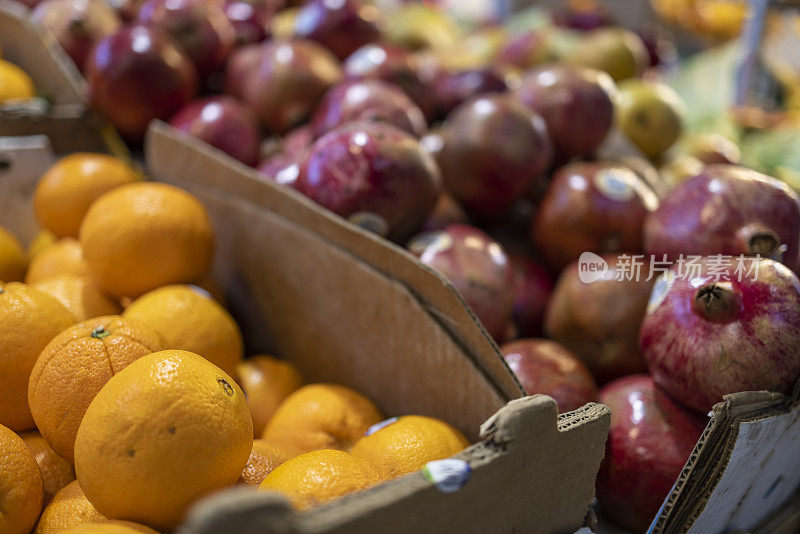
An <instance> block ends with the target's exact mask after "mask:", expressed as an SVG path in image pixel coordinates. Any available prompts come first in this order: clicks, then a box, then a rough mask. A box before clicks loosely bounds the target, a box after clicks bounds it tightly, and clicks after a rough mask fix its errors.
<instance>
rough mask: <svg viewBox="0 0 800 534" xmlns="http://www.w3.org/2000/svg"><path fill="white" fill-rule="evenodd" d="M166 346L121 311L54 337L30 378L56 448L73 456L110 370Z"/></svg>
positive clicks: (37, 409)
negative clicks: (80, 430)
mask: <svg viewBox="0 0 800 534" xmlns="http://www.w3.org/2000/svg"><path fill="white" fill-rule="evenodd" d="M164 347H165V345H164V340H163V338H162V337H161V335H160V334H158V333H157V332H155V331H154V330H152V329H151V328H150V327H148V326H147V325H144V324H141V323H139V322H138V321H136V320H133V319H125V318H123V317H120V316H119V315H109V316H105V317H96V318H94V319H89V320H88V321H83V322H81V323H78V324H76V325H73V326H72V327H70V328H68V329H66V330H64V331H63V332H61V333H60V334H59V335H57V336H56V337H55V338H53V340H52V341H50V343H48V344H47V346H46V347H45V348H44V349H43V350H42V353H41V354H40V356H39V358H38V359H37V360H36V365H35V366H34V367H33V370H32V371H31V377H30V380H29V383H28V406H30V409H31V413H32V414H33V419H34V421H35V422H36V426H37V427H38V428H39V431H40V432H41V433H42V436H44V438H45V439H46V440H47V442H48V443H50V445H51V446H52V447H53V450H55V451H56V452H57V453H58V454H59V455H61V456H62V457H64V458H65V459H67V460H68V461H70V462H74V446H75V436H76V435H77V434H78V427H79V426H80V424H81V419H82V418H83V414H84V413H86V410H87V408H88V407H89V404H90V403H91V402H92V399H94V397H95V395H97V393H98V392H99V391H100V390H101V389H102V388H103V386H104V385H105V384H106V382H108V381H109V380H110V379H111V377H112V376H114V375H115V374H117V373H119V372H120V371H122V370H123V369H124V368H125V367H127V366H128V365H130V364H131V363H133V362H134V361H136V360H138V359H139V358H141V357H142V356H146V355H148V354H151V353H153V352H157V351H160V350H163V349H164Z"/></svg>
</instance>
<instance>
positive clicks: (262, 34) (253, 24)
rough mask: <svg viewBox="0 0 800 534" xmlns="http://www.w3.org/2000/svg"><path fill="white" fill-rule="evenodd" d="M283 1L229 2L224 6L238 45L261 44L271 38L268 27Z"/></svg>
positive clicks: (254, 0)
mask: <svg viewBox="0 0 800 534" xmlns="http://www.w3.org/2000/svg"><path fill="white" fill-rule="evenodd" d="M282 6H283V0H227V1H226V2H225V4H224V6H223V11H224V12H225V16H226V17H228V20H229V21H230V23H231V25H232V26H233V31H234V34H235V35H236V39H235V41H236V45H237V46H242V45H248V44H253V43H260V42H262V41H263V40H265V39H266V38H267V37H269V32H268V31H267V26H268V24H269V23H270V21H271V20H272V17H273V16H274V15H275V13H277V12H278V10H280V9H281V7H282Z"/></svg>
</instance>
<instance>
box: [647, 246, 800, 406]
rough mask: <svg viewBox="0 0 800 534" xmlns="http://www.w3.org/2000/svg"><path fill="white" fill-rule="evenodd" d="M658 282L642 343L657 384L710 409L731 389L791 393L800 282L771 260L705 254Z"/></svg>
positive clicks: (797, 364)
mask: <svg viewBox="0 0 800 534" xmlns="http://www.w3.org/2000/svg"><path fill="white" fill-rule="evenodd" d="M690 265H691V263H690V262H686V263H682V264H676V265H675V266H674V267H673V268H672V269H671V270H670V271H668V272H667V273H664V274H662V275H661V277H660V278H659V280H658V282H657V283H656V285H655V287H654V288H653V293H652V296H651V297H650V303H649V304H648V313H647V316H646V317H645V319H644V322H643V323H642V331H641V335H640V342H641V346H642V354H643V355H644V358H645V361H646V362H647V366H648V368H649V370H650V374H651V375H653V379H654V380H655V381H656V383H657V384H658V385H659V386H661V387H663V388H664V389H665V390H666V391H667V392H668V393H669V394H670V395H672V396H673V397H675V398H676V399H680V401H681V402H682V403H683V404H685V405H686V406H688V407H690V408H693V409H695V410H698V411H700V412H707V411H708V410H710V409H711V407H712V406H713V405H714V404H716V403H717V402H720V401H722V397H723V395H725V394H727V393H735V392H738V391H752V390H769V391H777V392H779V393H790V392H791V390H792V387H793V386H794V383H795V382H796V381H797V379H798V378H800V358H798V353H799V351H800V281H798V279H797V276H796V275H795V274H794V273H792V271H790V270H789V269H788V268H786V266H784V265H782V264H780V263H777V262H775V261H772V260H769V259H757V258H736V259H733V260H729V261H724V260H723V259H722V258H721V257H719V256H717V257H707V256H704V257H702V258H701V259H700V260H699V261H697V262H695V265H696V266H697V268H696V269H695V268H693V267H690Z"/></svg>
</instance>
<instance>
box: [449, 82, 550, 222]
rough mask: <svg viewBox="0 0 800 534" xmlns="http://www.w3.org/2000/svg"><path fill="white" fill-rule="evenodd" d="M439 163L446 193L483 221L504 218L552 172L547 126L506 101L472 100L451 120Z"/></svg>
mask: <svg viewBox="0 0 800 534" xmlns="http://www.w3.org/2000/svg"><path fill="white" fill-rule="evenodd" d="M442 138H443V139H444V144H443V146H442V149H441V151H440V152H439V156H438V161H439V164H440V166H441V170H442V177H443V179H444V184H445V187H446V188H447V190H448V191H449V192H450V193H451V194H452V195H453V196H454V197H456V198H457V199H458V200H459V201H461V202H462V203H463V204H464V206H465V207H466V208H467V210H468V211H469V212H470V213H472V214H474V215H476V216H478V217H482V218H486V219H490V218H497V217H500V216H502V215H504V214H505V213H506V212H507V211H508V209H509V208H510V207H511V206H512V204H514V201H516V200H517V199H519V198H521V197H522V196H523V195H524V194H525V193H526V192H527V191H528V189H530V188H531V186H532V185H533V183H534V182H535V181H536V180H538V179H539V178H540V177H541V176H542V174H543V173H544V172H545V171H546V170H547V168H548V167H549V165H550V162H551V160H552V154H553V148H552V144H551V141H550V138H549V137H548V134H547V127H546V126H545V123H544V120H543V119H542V118H541V117H540V116H539V115H537V114H536V113H534V112H532V111H530V110H528V109H527V108H526V107H525V106H523V105H522V104H520V103H519V102H517V101H516V100H514V99H512V98H510V97H508V96H505V95H484V96H480V97H477V98H475V99H473V100H470V101H468V102H466V103H464V104H462V105H461V106H459V107H458V108H456V109H455V110H454V111H453V113H451V114H450V116H449V117H448V118H447V121H446V123H445V125H444V127H443V130H442Z"/></svg>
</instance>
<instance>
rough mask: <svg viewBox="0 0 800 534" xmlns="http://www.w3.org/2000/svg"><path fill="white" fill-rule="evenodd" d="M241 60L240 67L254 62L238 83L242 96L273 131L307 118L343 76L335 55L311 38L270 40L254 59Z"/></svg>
mask: <svg viewBox="0 0 800 534" xmlns="http://www.w3.org/2000/svg"><path fill="white" fill-rule="evenodd" d="M240 61H241V62H242V63H243V65H242V66H247V65H251V63H250V62H251V61H252V62H253V63H255V65H254V66H252V67H251V69H250V74H249V75H248V76H244V77H243V83H241V85H239V86H238V87H239V90H241V93H242V98H243V100H244V102H245V103H246V104H248V105H249V106H250V107H252V108H253V109H254V110H255V111H256V113H257V114H258V116H259V118H260V119H261V122H262V124H263V125H264V126H265V127H266V128H267V129H268V130H269V131H270V132H273V133H279V134H281V133H285V132H287V131H289V130H290V129H291V128H293V127H295V126H297V125H299V124H300V123H302V122H304V121H305V120H306V119H308V118H309V116H310V115H311V113H312V112H313V111H314V109H315V108H316V107H317V105H318V104H319V102H320V101H321V100H322V97H323V96H324V95H325V92H326V91H327V90H328V89H330V88H331V87H333V86H334V85H336V84H337V83H339V81H341V78H342V71H341V68H340V66H339V63H338V61H337V60H336V58H335V57H334V56H333V55H332V54H331V53H330V52H328V51H327V50H326V49H325V48H323V47H322V46H320V45H318V44H317V43H315V42H313V41H304V40H297V41H288V42H287V41H269V42H266V43H264V44H263V45H261V50H260V57H259V58H258V59H257V60H256V61H253V60H252V59H249V58H248V57H245V58H243V59H242V58H240ZM229 82H230V78H229ZM235 87H236V85H235V84H234V88H235Z"/></svg>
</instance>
